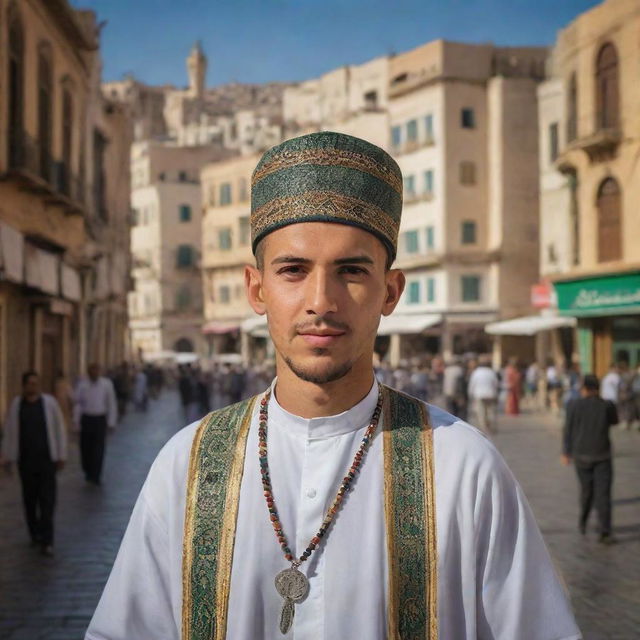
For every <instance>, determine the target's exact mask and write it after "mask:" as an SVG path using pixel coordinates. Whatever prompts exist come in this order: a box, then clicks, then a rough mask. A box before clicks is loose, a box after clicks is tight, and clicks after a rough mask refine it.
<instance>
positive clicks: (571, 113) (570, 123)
mask: <svg viewBox="0 0 640 640" xmlns="http://www.w3.org/2000/svg"><path fill="white" fill-rule="evenodd" d="M577 137H578V80H577V79H576V74H575V72H574V73H572V74H571V76H570V78H569V87H568V90H567V142H573V141H574V140H575V139H576V138H577Z"/></svg>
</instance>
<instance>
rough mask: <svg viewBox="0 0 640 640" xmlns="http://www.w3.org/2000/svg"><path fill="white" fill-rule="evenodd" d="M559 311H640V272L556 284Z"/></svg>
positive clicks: (579, 313)
mask: <svg viewBox="0 0 640 640" xmlns="http://www.w3.org/2000/svg"><path fill="white" fill-rule="evenodd" d="M554 287H555V289H556V293H557V295H558V310H559V311H560V313H561V314H564V315H567V316H604V315H609V314H614V313H621V314H622V313H640V273H631V274H624V275H620V276H606V277H603V278H591V279H589V280H572V281H570V282H556V283H554Z"/></svg>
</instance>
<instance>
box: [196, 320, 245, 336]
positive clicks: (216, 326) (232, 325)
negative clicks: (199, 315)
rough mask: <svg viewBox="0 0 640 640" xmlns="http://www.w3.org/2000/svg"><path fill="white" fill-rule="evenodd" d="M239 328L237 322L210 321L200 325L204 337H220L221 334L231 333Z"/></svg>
mask: <svg viewBox="0 0 640 640" xmlns="http://www.w3.org/2000/svg"><path fill="white" fill-rule="evenodd" d="M239 328H240V325H239V324H238V323H237V322H222V321H219V320H212V321H211V322H207V323H205V324H203V325H202V333H204V334H206V335H221V334H223V333H233V332H234V331H237V330H238V329H239Z"/></svg>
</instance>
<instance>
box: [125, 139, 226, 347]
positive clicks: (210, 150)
mask: <svg viewBox="0 0 640 640" xmlns="http://www.w3.org/2000/svg"><path fill="white" fill-rule="evenodd" d="M232 153H233V152H231V151H228V150H225V149H221V148H220V147H215V146H211V145H208V146H200V147H195V146H192V147H182V146H176V145H169V144H166V143H162V142H157V141H153V140H147V141H141V142H135V143H134V144H133V145H132V147H131V175H132V190H131V207H132V215H133V227H132V229H131V255H132V259H133V269H132V277H133V290H132V291H131V292H130V294H129V318H130V320H129V326H130V330H131V346H132V349H133V352H134V354H137V355H139V356H141V357H145V356H146V357H153V355H154V354H159V353H160V352H163V351H177V352H188V353H192V352H193V353H204V343H203V338H202V331H201V329H202V312H203V306H202V277H201V269H200V256H201V235H202V195H201V186H200V168H201V167H202V166H203V165H204V164H206V163H207V162H210V161H213V160H216V159H219V158H221V157H224V156H225V155H230V154H232Z"/></svg>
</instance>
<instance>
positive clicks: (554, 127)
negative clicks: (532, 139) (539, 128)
mask: <svg viewBox="0 0 640 640" xmlns="http://www.w3.org/2000/svg"><path fill="white" fill-rule="evenodd" d="M557 159H558V123H557V122H553V123H551V124H550V125H549V162H555V161H556V160H557Z"/></svg>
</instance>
